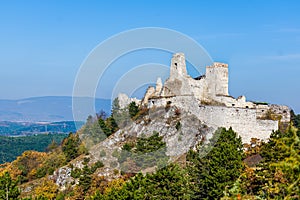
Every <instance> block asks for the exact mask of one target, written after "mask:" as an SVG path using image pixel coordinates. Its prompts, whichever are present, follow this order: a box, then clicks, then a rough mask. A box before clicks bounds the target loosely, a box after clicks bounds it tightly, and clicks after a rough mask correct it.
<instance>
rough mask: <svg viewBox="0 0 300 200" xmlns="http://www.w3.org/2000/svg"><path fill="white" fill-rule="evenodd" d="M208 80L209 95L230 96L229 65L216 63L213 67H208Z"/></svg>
mask: <svg viewBox="0 0 300 200" xmlns="http://www.w3.org/2000/svg"><path fill="white" fill-rule="evenodd" d="M205 75H206V80H207V85H208V86H209V87H208V95H209V96H211V97H214V96H228V95H229V94H228V65H227V64H224V63H219V62H215V63H214V64H213V65H212V66H208V67H206V74H205Z"/></svg>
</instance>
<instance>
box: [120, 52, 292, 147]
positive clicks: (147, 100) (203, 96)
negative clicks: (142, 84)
mask: <svg viewBox="0 0 300 200" xmlns="http://www.w3.org/2000/svg"><path fill="white" fill-rule="evenodd" d="M132 100H134V101H135V102H136V103H139V104H140V105H141V106H147V107H148V108H149V109H151V108H153V107H160V106H167V105H168V106H170V105H172V106H176V107H178V108H180V109H183V110H184V111H185V112H188V113H191V114H193V115H195V116H197V117H198V118H199V119H200V120H201V121H202V122H203V123H205V124H207V125H208V126H210V127H214V128H215V129H217V128H218V127H225V128H229V127H232V129H233V130H234V131H236V132H237V133H238V134H239V135H240V136H241V138H242V141H243V142H244V143H249V142H250V140H251V138H258V139H261V140H267V139H268V138H269V136H270V134H271V133H272V131H276V130H278V128H279V123H280V124H284V123H285V124H287V123H289V122H290V109H289V107H287V106H280V105H269V104H264V103H254V102H248V101H246V98H245V96H240V97H238V98H237V99H236V98H234V97H232V96H230V95H229V93H228V65H227V64H224V63H218V62H215V63H213V65H212V66H207V67H206V72H205V75H202V76H200V77H197V78H192V77H191V76H189V75H188V73H187V69H186V63H185V56H184V54H183V53H176V54H174V55H173V58H172V61H171V68H170V77H169V78H168V79H167V80H166V81H165V83H164V84H163V83H162V80H161V78H158V79H157V82H156V86H155V87H152V86H151V87H149V88H148V90H147V92H146V93H145V96H144V98H143V99H142V100H137V99H130V98H128V97H127V96H126V95H124V94H120V95H119V102H120V105H122V107H124V106H125V105H128V104H129V103H130V101H132Z"/></svg>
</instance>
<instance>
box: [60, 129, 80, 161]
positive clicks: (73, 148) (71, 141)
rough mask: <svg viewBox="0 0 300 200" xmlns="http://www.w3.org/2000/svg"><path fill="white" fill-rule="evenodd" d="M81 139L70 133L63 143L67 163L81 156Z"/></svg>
mask: <svg viewBox="0 0 300 200" xmlns="http://www.w3.org/2000/svg"><path fill="white" fill-rule="evenodd" d="M79 145H80V139H79V137H78V135H77V134H73V133H70V134H69V136H68V137H67V138H66V139H64V141H63V143H62V150H63V152H64V154H65V155H66V159H67V161H70V160H72V159H74V158H76V157H77V156H79V154H80V153H79Z"/></svg>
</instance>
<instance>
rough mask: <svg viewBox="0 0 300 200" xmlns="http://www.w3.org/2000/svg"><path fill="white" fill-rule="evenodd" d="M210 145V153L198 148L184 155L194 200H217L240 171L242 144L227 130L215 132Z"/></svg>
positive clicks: (204, 148)
mask: <svg viewBox="0 0 300 200" xmlns="http://www.w3.org/2000/svg"><path fill="white" fill-rule="evenodd" d="M211 142H213V143H215V144H214V147H213V148H212V149H211V150H210V149H206V148H209V147H205V145H204V146H203V145H202V146H200V149H198V150H197V151H190V152H189V153H188V155H187V161H188V163H189V165H188V171H189V175H190V176H191V179H192V183H193V184H192V187H193V189H192V190H193V191H194V199H219V198H220V197H222V196H223V191H224V190H225V189H226V188H227V187H232V186H233V184H234V183H235V180H236V179H237V178H238V177H239V176H240V174H241V172H242V170H243V161H242V159H243V157H244V155H243V149H242V148H243V145H242V141H241V138H240V137H239V138H237V134H236V133H235V132H234V131H233V130H232V129H231V128H230V129H229V130H226V129H224V128H222V129H220V130H218V131H216V133H215V134H214V136H213V138H212V139H211ZM203 153H207V154H206V155H205V154H203ZM201 155H203V156H204V157H202V156H201Z"/></svg>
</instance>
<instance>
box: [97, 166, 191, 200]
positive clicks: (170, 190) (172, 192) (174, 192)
mask: <svg viewBox="0 0 300 200" xmlns="http://www.w3.org/2000/svg"><path fill="white" fill-rule="evenodd" d="M189 186H190V181H189V179H188V176H187V172H186V170H184V169H182V168H181V167H179V166H178V165H173V164H172V165H169V166H167V167H165V168H162V169H159V170H158V171H157V172H155V173H153V174H147V175H145V176H144V175H142V174H141V173H139V174H137V175H136V176H135V177H134V178H132V179H130V180H129V181H128V182H126V183H123V185H122V184H121V186H120V184H114V185H111V187H110V188H108V189H106V191H108V192H107V193H105V194H101V193H99V192H97V193H96V194H95V195H93V196H92V199H93V200H102V199H103V200H114V199H119V200H122V199H124V200H125V199H128V200H129V199H136V200H140V199H153V200H154V199H162V200H163V199H191V195H192V191H191V190H190V189H189V188H190V187H189Z"/></svg>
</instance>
